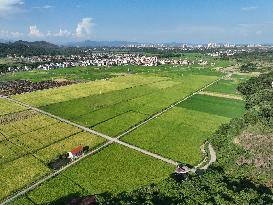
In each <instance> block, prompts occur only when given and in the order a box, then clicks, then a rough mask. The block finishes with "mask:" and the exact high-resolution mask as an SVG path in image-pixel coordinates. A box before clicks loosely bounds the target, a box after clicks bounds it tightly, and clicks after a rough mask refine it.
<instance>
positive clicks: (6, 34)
mask: <svg viewBox="0 0 273 205" xmlns="http://www.w3.org/2000/svg"><path fill="white" fill-rule="evenodd" d="M22 36H24V34H23V33H21V32H19V31H8V30H0V37H1V38H9V39H19V38H21V37H22Z"/></svg>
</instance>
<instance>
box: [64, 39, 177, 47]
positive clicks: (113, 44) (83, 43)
mask: <svg viewBox="0 0 273 205" xmlns="http://www.w3.org/2000/svg"><path fill="white" fill-rule="evenodd" d="M143 44H146V45H155V44H157V43H140V42H133V41H91V40H86V41H79V42H70V43H66V44H64V46H75V47H121V46H129V45H143ZM160 44H161V43H160ZM163 45H165V46H181V43H177V42H171V43H163Z"/></svg>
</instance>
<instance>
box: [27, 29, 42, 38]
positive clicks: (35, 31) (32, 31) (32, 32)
mask: <svg viewBox="0 0 273 205" xmlns="http://www.w3.org/2000/svg"><path fill="white" fill-rule="evenodd" d="M28 35H29V36H30V37H34V38H41V37H43V36H44V34H43V33H42V32H40V31H39V29H38V27H37V26H30V27H29V34H28Z"/></svg>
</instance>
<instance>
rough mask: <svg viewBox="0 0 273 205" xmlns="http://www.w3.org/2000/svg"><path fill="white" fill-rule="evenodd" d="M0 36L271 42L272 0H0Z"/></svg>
mask: <svg viewBox="0 0 273 205" xmlns="http://www.w3.org/2000/svg"><path fill="white" fill-rule="evenodd" d="M0 39H11V40H16V39H23V40H31V41H34V40H47V41H51V42H58V43H61V42H70V41H81V40H87V39H89V40H127V41H138V42H181V43H183V42H185V43H207V42H224V43H225V42H229V43H273V1H272V0H0Z"/></svg>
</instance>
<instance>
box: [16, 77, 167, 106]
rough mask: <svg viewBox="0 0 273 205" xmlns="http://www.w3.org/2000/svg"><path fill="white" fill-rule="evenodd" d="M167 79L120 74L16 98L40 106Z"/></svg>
mask: <svg viewBox="0 0 273 205" xmlns="http://www.w3.org/2000/svg"><path fill="white" fill-rule="evenodd" d="M165 79H166V78H165V77H154V76H150V77H149V76H148V77H144V76H140V75H128V76H118V77H116V78H113V79H110V80H99V81H92V82H87V83H79V84H74V85H70V86H66V87H60V88H55V89H48V90H42V91H36V92H32V93H26V94H23V95H16V96H14V98H16V99H18V100H21V101H23V102H26V103H28V104H31V105H33V106H38V107H39V106H45V105H49V104H53V103H58V102H63V101H69V100H73V99H78V98H83V97H87V96H91V95H97V94H102V93H107V92H111V91H115V90H122V89H126V88H130V87H133V86H136V85H142V84H145V83H151V82H156V81H161V80H165Z"/></svg>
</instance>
